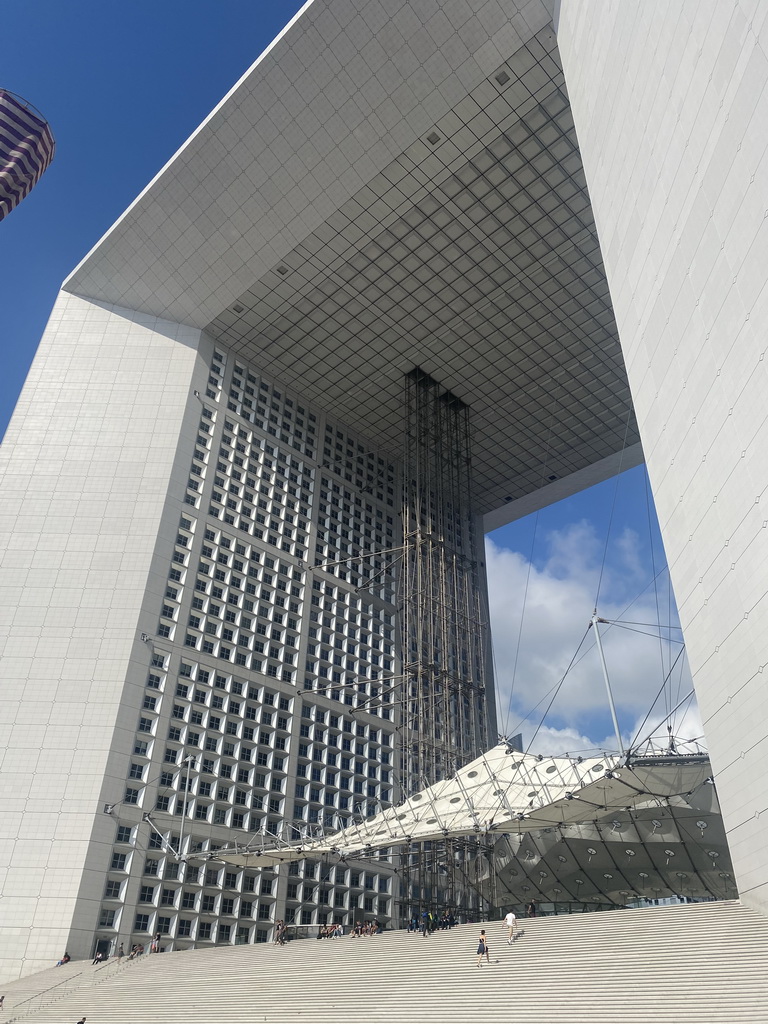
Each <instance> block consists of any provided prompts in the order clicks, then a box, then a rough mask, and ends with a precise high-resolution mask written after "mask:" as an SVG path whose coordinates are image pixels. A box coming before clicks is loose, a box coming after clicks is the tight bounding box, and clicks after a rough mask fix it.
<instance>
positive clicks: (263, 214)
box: [65, 0, 642, 526]
mask: <svg viewBox="0 0 768 1024" xmlns="http://www.w3.org/2000/svg"><path fill="white" fill-rule="evenodd" d="M457 5H458V6H457V9H456V11H455V12H454V13H455V14H456V16H457V17H458V11H459V8H461V10H462V11H463V14H462V17H466V18H468V19H470V20H469V21H468V22H467V24H473V25H474V27H475V30H476V33H477V37H476V39H475V43H474V45H475V46H476V49H475V51H474V53H473V57H472V58H471V60H469V61H467V62H465V64H464V65H462V66H461V67H459V66H458V65H454V64H452V61H456V59H457V57H456V53H457V52H458V51H459V50H462V47H464V48H465V49H466V45H465V42H464V38H467V39H468V34H467V30H466V29H462V30H461V32H460V33H459V34H457V35H456V36H451V35H450V33H449V35H448V36H446V38H445V39H442V36H439V38H440V39H442V42H440V43H439V44H436V43H435V38H433V37H432V36H430V34H429V33H430V29H431V30H432V31H433V32H436V31H437V30H436V29H435V28H434V27H433V26H432V25H431V23H429V24H426V25H424V26H422V29H421V30H420V31H422V32H423V33H425V35H424V39H422V42H424V40H425V39H429V43H428V46H427V49H429V48H430V47H434V46H435V45H437V46H438V50H437V52H436V53H433V54H432V56H430V57H429V58H426V57H425V58H424V63H423V64H422V65H421V66H420V68H417V69H416V70H415V71H414V72H413V75H412V77H411V78H409V79H408V83H410V84H408V83H406V81H405V79H402V80H401V78H400V77H399V76H400V75H401V73H402V72H401V67H400V59H401V57H402V55H403V53H404V51H402V50H398V51H397V52H396V53H395V52H393V54H392V55H391V57H392V59H391V60H390V61H389V63H387V64H385V65H384V66H383V67H382V69H381V70H380V71H379V73H378V78H377V79H376V81H377V83H378V85H377V88H378V90H379V93H377V94H376V95H377V96H379V100H378V101H379V106H378V107H376V108H375V110H374V108H373V106H372V105H370V111H371V112H370V113H369V114H368V115H366V116H363V115H362V114H361V111H362V109H363V98H362V95H361V94H360V93H359V91H358V97H359V98H360V105H359V106H357V105H356V104H355V99H356V96H355V92H354V87H353V86H352V85H351V78H350V77H349V75H346V73H345V70H344V67H343V64H342V63H341V62H339V63H338V66H336V70H335V72H333V74H331V72H330V70H329V69H330V67H331V65H332V62H333V60H334V59H336V56H337V54H341V53H343V52H347V51H350V52H351V51H356V52H357V56H356V58H355V59H356V60H357V61H358V65H357V69H358V71H359V72H360V74H361V76H362V77H363V78H365V76H366V75H369V74H372V73H373V69H372V68H371V67H370V66H365V62H366V60H369V59H370V58H371V51H370V49H369V48H367V47H366V45H365V44H364V43H363V42H362V41H361V39H360V38H358V36H359V32H358V29H359V28H360V26H359V25H357V28H355V27H354V25H353V24H350V26H349V28H348V30H345V32H342V33H341V34H340V35H338V36H337V37H336V38H335V39H334V40H333V41H332V42H328V43H326V42H323V41H322V39H321V38H320V36H318V34H317V30H318V26H320V25H321V24H324V23H325V22H326V21H327V20H328V19H331V20H332V19H333V16H334V12H335V13H339V14H340V13H341V12H342V5H337V4H335V3H334V0H326V2H324V3H323V2H320V0H316V2H315V3H314V4H312V5H311V6H310V7H308V8H307V9H306V10H305V11H304V12H303V14H302V16H301V17H300V18H299V19H298V20H297V22H296V24H295V25H293V26H292V27H291V28H290V29H289V30H288V31H287V32H286V34H285V35H284V37H282V38H281V39H280V40H278V41H277V42H276V44H275V46H274V47H273V48H272V49H271V50H270V51H269V52H268V53H267V54H266V55H264V56H263V57H262V58H260V60H259V61H258V62H257V63H256V65H254V68H253V69H251V71H250V72H249V73H248V75H246V76H245V78H244V79H243V80H242V81H241V83H239V84H238V86H237V87H236V88H235V89H234V90H233V91H232V93H231V94H230V96H229V97H227V99H226V100H225V101H223V103H222V105H221V106H220V108H219V109H217V111H215V112H214V114H212V115H211V117H210V118H209V119H208V121H206V122H205V124H204V125H203V126H201V128H200V129H199V130H198V132H197V133H195V135H194V136H193V137H192V139H190V140H189V142H188V143H187V145H186V146H185V147H184V148H183V149H182V150H181V151H180V152H179V154H177V156H176V157H174V159H173V160H172V161H171V162H170V163H169V164H168V166H167V167H166V168H165V169H164V170H163V171H162V172H161V174H160V175H159V176H158V178H157V179H156V180H155V181H154V182H153V183H152V184H151V185H150V186H148V188H147V190H145V193H143V194H142V195H141V196H140V197H139V199H138V200H137V201H136V202H135V203H134V204H133V206H132V207H131V208H130V209H129V210H128V211H127V212H126V213H125V214H124V216H123V217H122V218H121V219H120V221H118V223H117V224H116V225H115V226H114V227H113V228H112V230H111V231H110V232H109V233H108V234H107V235H106V236H105V238H104V239H102V241H101V242H100V243H99V244H98V245H97V246H96V248H95V249H94V250H93V251H92V253H91V254H89V256H87V257H86V259H85V260H84V261H83V262H82V263H81V265H80V266H79V267H78V268H77V269H76V270H75V271H74V272H73V274H72V275H70V278H69V279H68V280H67V282H66V283H65V288H67V289H68V290H71V291H74V292H77V293H78V294H82V295H84V296H87V297H92V298H94V299H96V300H99V301H106V302H112V303H115V304H116V305H118V306H123V307H126V308H128V309H131V310H135V311H137V312H139V313H142V314H149V315H154V316H157V317H161V318H166V319H169V320H172V321H173V320H179V321H182V322H184V323H188V324H191V325H194V326H196V327H199V328H204V329H205V330H206V331H207V332H208V333H209V334H210V335H211V336H212V337H213V338H214V339H215V340H216V341H217V342H218V343H220V344H221V345H223V346H226V347H227V348H228V349H230V350H232V351H234V352H235V353H238V354H239V355H241V356H242V358H243V359H244V360H247V361H248V362H249V364H250V365H252V366H253V367H254V368H255V369H256V371H257V372H259V373H262V374H264V376H266V377H268V378H272V379H273V380H275V381H276V382H279V383H280V384H281V385H282V386H283V387H285V388H289V389H294V390H295V392H296V393H297V394H299V395H301V396H302V397H303V398H304V399H305V400H307V401H312V402H314V403H316V404H317V406H319V407H320V408H321V409H323V410H325V411H327V412H328V413H329V414H330V415H331V417H332V418H335V419H336V420H338V421H339V422H340V423H341V424H345V425H346V426H347V427H348V428H350V429H351V430H352V431H354V432H355V433H356V434H358V435H359V436H362V437H364V438H367V439H368V440H369V441H370V443H371V445H372V447H376V448H377V449H381V450H382V453H386V454H389V455H392V456H397V455H399V454H401V452H402V433H403V376H404V374H405V373H407V372H408V371H410V370H412V369H413V368H414V367H415V366H418V367H420V368H421V369H422V370H424V371H425V372H426V373H427V374H429V375H430V376H432V377H433V378H435V379H436V380H437V381H439V382H440V383H441V384H442V385H443V386H444V387H445V388H446V390H449V391H450V392H452V393H453V394H455V395H456V396H458V398H460V399H461V401H462V402H464V403H465V404H466V405H467V406H468V407H469V408H470V410H471V422H472V428H473V431H474V443H473V452H472V456H473V463H474V473H475V479H476V486H475V488H474V493H475V511H476V512H477V513H482V514H486V515H487V514H488V513H495V515H496V519H495V520H494V522H493V524H492V525H494V526H495V525H500V523H499V519H498V517H499V510H500V509H501V510H502V513H503V514H502V520H503V518H504V516H505V515H506V516H507V517H508V518H513V517H514V516H515V515H522V514H525V513H526V512H528V511H531V509H532V507H533V506H532V505H531V501H530V496H531V495H539V494H541V498H540V503H541V504H545V503H546V502H548V501H552V500H557V499H559V498H561V497H564V496H565V495H566V494H568V493H573V491H575V490H578V489H580V488H581V487H584V486H588V485H589V484H590V483H594V482H596V481H597V480H599V479H602V478H604V477H605V476H608V475H610V474H611V473H613V472H615V471H616V470H617V469H621V468H628V467H629V466H631V465H635V464H636V463H637V462H639V461H640V459H641V458H642V454H641V452H640V445H639V438H638V434H637V429H636V425H635V421H634V417H633V414H632V407H631V398H630V394H629V388H628V385H627V380H626V375H625V371H624V364H623V359H622V354H621V350H620V346H619V340H618V337H617V330H616V325H615V322H614V316H613V312H612V306H611V300H610V296H609V294H608V286H607V282H606V279H605V273H604V269H603V263H602V257H601V253H600V248H599V244H598V240H597V233H596V228H595V223H594V218H593V215H592V209H591V205H590V200H589V195H588V191H587V187H586V182H585V177H584V172H583V168H582V162H581V157H580V153H579V148H578V142H577V139H576V133H575V130H574V125H573V119H572V115H571V109H570V105H569V100H568V96H567V93H566V90H565V84H564V76H563V72H562V68H561V64H560V58H559V53H558V49H557V42H556V37H555V31H554V27H553V25H552V22H551V20H549V19H550V17H551V15H550V14H548V13H547V7H546V5H541V6H540V7H539V8H538V9H537V11H536V12H534V11H533V7H532V5H529V6H528V7H526V8H525V11H526V16H527V17H528V18H529V19H532V18H533V16H534V13H535V18H533V20H532V21H529V23H528V24H526V21H525V18H524V17H523V16H522V13H520V12H519V13H517V14H516V13H515V8H516V6H517V5H516V4H512V5H511V6H510V9H509V11H507V13H506V15H504V14H501V13H500V14H499V19H500V20H498V19H497V21H496V22H495V23H494V28H493V29H492V30H491V35H490V36H488V37H487V39H486V42H483V39H484V38H485V37H484V36H483V32H482V31H481V30H480V27H479V25H480V21H479V20H477V19H479V18H480V17H481V15H480V14H479V13H478V12H479V11H480V9H481V8H482V4H481V3H479V0H457ZM521 10H522V9H521ZM366 13H367V15H368V17H369V19H370V20H371V23H372V24H373V23H374V22H375V23H376V25H377V26H380V28H379V30H380V36H381V38H380V40H379V38H378V36H377V44H376V45H377V46H380V47H381V55H383V56H386V46H390V45H395V44H394V43H393V42H392V40H393V39H396V38H399V37H398V33H397V27H398V25H400V24H401V21H400V20H399V19H405V20H404V21H402V25H403V28H404V27H405V25H406V23H407V24H411V23H414V24H415V23H416V22H418V20H419V18H420V17H421V16H422V15H424V16H425V17H426V15H425V14H424V11H423V9H422V8H420V6H419V5H418V4H406V5H405V6H404V7H403V8H402V9H399V13H395V14H393V15H391V20H390V21H389V22H387V17H390V16H389V15H388V16H387V17H385V16H384V9H383V7H382V6H381V5H380V4H379V3H378V2H377V0H370V2H369V3H368V4H367V5H366ZM483 16H484V15H483ZM505 17H506V18H509V19H510V20H509V21H507V22H505V20H504V19H505ZM382 18H384V21H383V22H382ZM473 19H475V20H473ZM396 45H398V46H399V45H400V43H399V42H398V43H397V44H396ZM457 48H458V50H457ZM406 49H408V48H407V47H406ZM377 52H378V50H377ZM462 52H463V51H462ZM409 53H410V56H409V60H410V61H413V60H415V57H414V54H413V52H411V51H409ZM490 55H492V57H491V56H490ZM503 57H506V59H504V60H503V61H502V58H503ZM310 58H311V60H312V61H314V63H310V64H309V65H306V64H302V61H310ZM500 61H501V63H499V62H500ZM318 65H321V66H322V67H323V68H324V69H325V71H324V72H323V74H322V75H320V72H319V71H318V70H317V68H318ZM470 65H471V68H470ZM409 66H410V65H409ZM313 75H315V76H316V77H315V78H313V77H312V76H313ZM317 76H320V77H317ZM417 83H418V84H417ZM345 89H346V90H347V92H346V93H345V92H344V91H345ZM413 89H416V92H417V93H418V94H419V97H420V98H419V100H418V101H416V99H415V95H416V93H414V91H413ZM349 90H352V91H351V92H350V91H349ZM365 91H366V90H365V89H363V92H365ZM375 92H376V90H373V92H371V93H370V94H369V95H373V94H374V93H375ZM385 93H386V94H387V95H388V96H389V99H387V100H386V101H385V102H382V101H381V96H383V95H384V94H385ZM379 94H380V95H379ZM404 97H411V98H412V99H411V100H409V102H408V103H406V102H405V100H404ZM366 102H367V101H366ZM302 104H303V105H302ZM409 104H410V105H409ZM289 106H290V115H289ZM334 109H336V110H337V111H348V112H349V114H348V117H347V118H346V120H345V119H344V118H342V117H341V116H340V115H339V114H338V113H337V114H334V113H332V111H333V110H334ZM385 110H387V111H389V114H390V115H391V118H392V121H391V126H390V127H388V128H387V127H386V125H385V122H384V121H382V119H381V118H382V116H383V112H384V111H385ZM398 118H399V120H398ZM307 125H311V126H312V128H313V129H318V126H319V130H315V131H314V134H306V135H305V133H304V130H303V128H304V126H307ZM326 126H328V127H326ZM331 126H333V127H331ZM334 132H335V134H334ZM401 140H402V141H401ZM353 165H354V166H353ZM352 172H354V173H352ZM534 506H535V501H534Z"/></svg>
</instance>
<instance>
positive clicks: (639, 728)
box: [627, 647, 685, 753]
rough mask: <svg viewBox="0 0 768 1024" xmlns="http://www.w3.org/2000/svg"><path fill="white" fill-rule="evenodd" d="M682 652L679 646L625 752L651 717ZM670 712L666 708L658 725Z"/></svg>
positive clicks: (632, 745) (633, 743)
mask: <svg viewBox="0 0 768 1024" xmlns="http://www.w3.org/2000/svg"><path fill="white" fill-rule="evenodd" d="M684 652H685V647H681V648H680V650H679V651H678V652H677V657H676V658H675V660H674V661H673V662H672V664H671V665H670V666H669V672H668V673H667V674H666V675H665V676H664V678H663V679H662V681H661V686H660V687H659V690H658V693H657V694H656V696H655V697H654V698H653V703H652V704H651V706H650V707H649V708H648V711H647V712H646V715H645V718H644V719H643V720H642V722H641V723H640V725H639V726H638V728H637V731H636V732H635V735H634V737H633V738H632V741H631V742H630V744H629V747H628V748H627V753H631V752H632V748H633V747H634V745H635V740H636V739H637V737H638V736H639V735H640V733H641V731H642V729H643V727H644V726H645V723H646V722H647V721H648V719H649V718H650V717H651V715H652V713H653V709H654V707H655V706H656V701H657V700H658V699H659V697H660V696H661V695H662V693H663V692H664V689H665V687H666V685H667V682H668V681H669V679H670V677H671V675H672V673H673V672H674V670H675V665H677V663H678V661H680V659H681V658H682V656H683V654H684ZM670 714H671V712H670V711H669V709H667V713H666V715H665V716H664V718H663V719H662V720H661V722H660V723H659V725H661V724H662V722H666V720H667V718H669V715H670ZM655 731H656V730H654V732H655Z"/></svg>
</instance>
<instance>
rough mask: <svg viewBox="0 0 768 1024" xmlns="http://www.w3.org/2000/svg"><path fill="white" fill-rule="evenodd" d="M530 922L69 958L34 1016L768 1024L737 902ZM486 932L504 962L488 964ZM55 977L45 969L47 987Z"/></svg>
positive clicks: (752, 927) (225, 1022) (765, 992)
mask: <svg viewBox="0 0 768 1024" xmlns="http://www.w3.org/2000/svg"><path fill="white" fill-rule="evenodd" d="M520 924H521V928H522V931H523V934H522V936H521V937H520V938H519V939H518V940H517V941H516V942H515V943H513V944H512V945H508V944H507V941H506V930H502V928H501V925H500V922H499V921H492V922H487V923H485V924H472V925H461V926H458V927H456V928H454V929H452V930H450V931H438V932H435V933H433V934H432V935H430V936H429V937H427V938H424V937H422V936H421V935H419V934H413V933H407V932H403V931H398V932H388V933H385V934H383V935H378V936H371V937H367V938H357V939H355V938H351V937H349V936H345V937H344V938H340V939H323V940H320V941H317V940H314V939H304V940H294V941H293V942H290V943H288V945H286V946H284V947H275V946H272V945H268V946H267V945H260V946H238V947H220V948H216V949H208V950H194V951H189V952H184V953H165V954H162V955H153V956H149V955H145V956H144V957H142V958H141V959H140V960H138V961H135V962H132V963H123V964H122V965H120V966H119V967H118V965H116V964H114V965H113V964H110V965H109V966H108V967H106V968H91V966H90V964H88V965H87V966H85V965H83V964H80V965H75V968H76V969H77V970H78V971H79V972H80V973H79V974H75V970H74V969H73V965H68V967H67V968H66V970H67V971H71V972H72V984H73V988H71V989H67V990H66V992H65V993H64V994H63V996H62V997H61V998H59V999H56V1001H55V1002H53V1001H51V1002H48V1003H46V1004H45V1005H41V1006H39V1007H36V1008H35V1009H34V1012H27V1013H26V1015H25V1016H23V1017H22V1018H21V1019H22V1020H24V1021H28V1022H29V1024H36V1022H40V1024H43V1022H46V1024H73V1022H74V1021H76V1020H78V1019H79V1018H80V1017H81V1016H83V1015H85V1016H87V1017H88V1018H89V1024H113V1022H114V1024H134V1022H135V1024H139V1022H141V1024H144V1022H145V1021H146V1020H147V1019H151V1020H153V1021H159V1022H163V1024H177V1022H178V1024H188V1022H189V1020H190V1018H191V1017H195V1018H199V1019H201V1020H204V1021H206V1024H256V1022H261V1021H263V1022H269V1024H272V1022H274V1024H292V1022H294V1024H299V1022H302V1024H303V1022H312V1024H326V1022H329V1024H330V1022H333V1024H339V1022H342V1021H344V1022H346V1021H349V1020H354V1019H357V1018H359V1019H361V1020H362V1021H364V1022H365V1024H384V1022H385V1021H387V1022H396V1024H409V1022H411V1021H413V1022H414V1024H415V1022H417V1021H418V1022H427V1024H429V1022H432V1021H440V1022H441V1024H443V1022H445V1021H446V1020H447V1021H458V1022H464V1021H470V1020H475V1019H476V1017H477V1015H478V1013H482V1014H483V1015H485V1016H487V1015H488V1014H490V1015H491V1016H492V1017H494V1018H495V1019H498V1020H501V1021H510V1022H513V1021H514V1022H515V1024H518V1022H520V1024H555V1022H560V1021H568V1022H569V1024H594V1022H595V1020H601V1021H605V1022H608V1024H612V1022H614V1021H615V1022H616V1024H619V1022H621V1024H693V1022H694V1021H695V1022H697V1024H702V1022H704V1024H755V1022H761V1024H766V1022H768V981H767V980H766V979H768V919H765V918H762V917H760V916H759V915H757V914H754V913H752V912H750V911H748V910H746V909H745V908H743V907H741V906H740V905H739V904H738V903H736V902H729V903H712V904H696V905H688V906H679V907H653V908H648V909H644V910H633V911H614V912H609V913H599V914H579V915H572V916H569V917H558V918H554V917H553V918H537V919H535V920H526V921H522V922H520ZM481 928H485V929H486V932H487V935H488V941H489V944H490V949H491V959H492V961H493V962H492V963H491V964H490V965H488V964H486V963H483V966H482V967H481V968H480V969H478V968H477V966H476V962H477V957H476V953H475V950H476V946H477V936H478V934H479V931H480V929H481ZM57 970H58V971H64V970H65V968H59V969H57ZM89 971H92V972H93V974H89V973H88V972H89ZM96 974H98V975H99V977H98V979H96V978H95V977H94V975H96ZM56 976H57V972H56V971H54V972H51V971H46V972H43V973H42V975H40V976H36V977H37V978H38V984H39V985H40V988H41V989H44V988H45V985H46V984H47V985H51V984H53V981H54V980H55V978H56ZM52 979H53V980H52ZM33 988H34V986H33V984H32V981H31V979H21V981H19V982H15V983H13V985H12V986H8V988H7V990H6V993H7V994H6V1008H7V1009H8V1008H9V1006H10V1012H9V1013H7V1014H6V1015H5V1016H6V1020H8V1018H9V1017H10V1018H11V1019H13V1017H14V1012H13V1004H12V1003H11V1002H10V999H11V998H14V997H15V995H16V993H18V994H19V995H21V993H22V992H26V993H29V992H30V991H32V990H33ZM49 994H50V995H54V994H55V993H54V992H50V993H49ZM45 998H46V995H45V994H43V995H41V996H40V997H39V999H40V1000H41V1002H42V1001H44V1000H45ZM19 1012H24V1007H23V1006H20V1007H19Z"/></svg>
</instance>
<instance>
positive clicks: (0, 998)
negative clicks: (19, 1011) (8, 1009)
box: [0, 996, 5, 1010]
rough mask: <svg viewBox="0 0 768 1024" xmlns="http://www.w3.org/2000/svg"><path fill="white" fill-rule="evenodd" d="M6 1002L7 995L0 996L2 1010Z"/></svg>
mask: <svg viewBox="0 0 768 1024" xmlns="http://www.w3.org/2000/svg"><path fill="white" fill-rule="evenodd" d="M4 1002H5V996H0V1010H2V1008H3V1003H4Z"/></svg>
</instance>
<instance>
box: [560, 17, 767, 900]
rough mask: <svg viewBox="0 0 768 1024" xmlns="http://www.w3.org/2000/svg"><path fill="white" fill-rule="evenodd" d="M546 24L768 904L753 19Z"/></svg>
mask: <svg viewBox="0 0 768 1024" xmlns="http://www.w3.org/2000/svg"><path fill="white" fill-rule="evenodd" d="M556 21H557V31H558V44H559V47H560V52H561V56H562V60H563V66H564V69H565V75H566V81H567V85H568V90H569V95H570V99H571V104H572V108H573V114H574V121H575V124H576V129H577V132H578V137H579V144H580V147H581V152H582V157H583V160H584V166H585V170H586V174H587V181H588V184H589V189H590V193H591V199H592V204H593V208H594V211H595V218H596V222H597V226H598V233H599V236H600V241H601V246H602V251H603V256H604V259H605V266H606V271H607V274H608V280H609V283H610V286H611V294H612V298H613V303H614V309H615V313H616V319H617V322H618V326H619V332H620V336H621V343H622V349H623V352H624V358H625V360H626V363H627V370H628V374H629V380H630V385H631V387H632V393H633V398H634V402H635V408H636V410H637V417H638V422H639V425H640V433H641V437H642V442H643V448H644V451H645V456H646V460H647V464H648V471H649V475H650V479H651V484H652V487H653V493H654V496H655V500H656V506H657V509H658V515H659V521H660V524H661V530H662V535H663V537H664V542H665V546H666V550H667V555H668V558H669V563H670V569H671V573H672V580H673V583H674V587H675V593H676V596H677V602H678V606H679V610H680V618H681V622H682V625H683V629H684V634H685V638H686V641H687V644H688V653H689V657H690V662H691V667H692V669H693V675H694V682H695V686H696V693H697V697H698V701H699V705H700V708H701V711H702V715H703V720H704V728H705V733H706V738H707V741H708V745H709V748H710V752H711V755H712V762H713V765H714V768H715V772H716V777H717V785H718V792H719V795H720V801H721V804H722V810H723V815H724V819H725V824H726V828H727V833H728V842H729V846H730V849H731V853H732V855H733V862H734V867H735V870H736V874H737V883H738V887H739V890H740V893H741V897H742V899H743V901H744V902H745V903H747V904H748V905H750V906H753V907H755V908H756V909H761V910H762V911H763V912H768V870H766V861H765V855H764V849H765V846H766V843H767V842H768V816H766V815H765V814H764V811H765V808H766V806H768V781H766V775H765V772H764V770H763V769H764V763H765V757H766V755H767V754H768V726H766V722H767V721H768V692H767V691H766V684H765V680H766V668H767V667H768V656H767V655H766V650H767V649H768V513H767V512H766V507H765V506H766V501H767V500H768V493H767V491H768V459H767V458H766V450H768V420H767V419H766V415H765V396H766V393H767V392H768V362H766V359H765V354H766V340H765V322H766V317H767V316H768V289H766V276H767V272H766V268H768V149H767V146H768V91H766V90H767V87H768V59H766V52H767V50H768V8H767V7H766V5H765V4H763V3H760V2H759V0H736V2H732V3H723V2H721V0H705V2H702V0H674V2H670V0H642V2H640V0H637V2H628V0H612V2H605V3H599V4H598V3H582V2H578V0H563V2H562V4H561V6H560V9H559V11H558V12H557V14H556Z"/></svg>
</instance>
